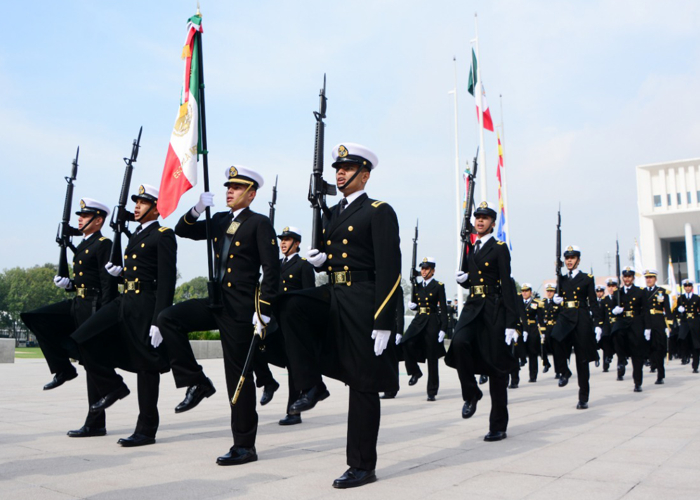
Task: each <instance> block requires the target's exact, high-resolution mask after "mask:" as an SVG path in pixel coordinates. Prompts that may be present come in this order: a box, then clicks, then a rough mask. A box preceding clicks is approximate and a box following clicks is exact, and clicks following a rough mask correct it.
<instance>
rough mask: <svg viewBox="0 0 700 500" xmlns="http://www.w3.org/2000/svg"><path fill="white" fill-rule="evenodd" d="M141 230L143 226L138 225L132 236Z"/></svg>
mask: <svg viewBox="0 0 700 500" xmlns="http://www.w3.org/2000/svg"><path fill="white" fill-rule="evenodd" d="M141 229H143V226H142V225H141V224H139V227H137V228H136V232H135V233H134V234H139V233H140V232H141Z"/></svg>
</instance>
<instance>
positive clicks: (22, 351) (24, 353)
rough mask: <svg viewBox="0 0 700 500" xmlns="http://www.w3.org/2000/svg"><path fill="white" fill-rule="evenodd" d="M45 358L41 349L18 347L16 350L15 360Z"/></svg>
mask: <svg viewBox="0 0 700 500" xmlns="http://www.w3.org/2000/svg"><path fill="white" fill-rule="evenodd" d="M43 357H44V353H43V352H41V348H40V347H17V348H15V358H18V359H30V358H31V359H37V358H42V359H43Z"/></svg>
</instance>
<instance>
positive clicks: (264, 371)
mask: <svg viewBox="0 0 700 500" xmlns="http://www.w3.org/2000/svg"><path fill="white" fill-rule="evenodd" d="M253 373H255V386H256V387H266V386H268V385H272V384H273V383H275V377H273V376H272V372H271V371H270V365H269V364H268V363H267V360H266V359H265V357H264V356H258V355H257V354H256V356H255V359H254V360H253Z"/></svg>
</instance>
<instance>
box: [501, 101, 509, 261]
mask: <svg viewBox="0 0 700 500" xmlns="http://www.w3.org/2000/svg"><path fill="white" fill-rule="evenodd" d="M498 98H499V101H500V104H501V132H502V133H503V137H502V138H501V154H502V158H503V168H501V183H502V184H503V185H502V186H501V189H503V204H504V205H505V207H504V208H505V210H504V211H505V216H506V224H505V228H506V239H507V240H508V241H506V243H508V249H510V247H511V242H510V214H509V213H508V209H509V207H510V203H508V181H507V178H508V174H507V173H506V172H508V169H507V168H506V147H505V143H506V127H505V124H504V123H503V94H501V95H499V96H498Z"/></svg>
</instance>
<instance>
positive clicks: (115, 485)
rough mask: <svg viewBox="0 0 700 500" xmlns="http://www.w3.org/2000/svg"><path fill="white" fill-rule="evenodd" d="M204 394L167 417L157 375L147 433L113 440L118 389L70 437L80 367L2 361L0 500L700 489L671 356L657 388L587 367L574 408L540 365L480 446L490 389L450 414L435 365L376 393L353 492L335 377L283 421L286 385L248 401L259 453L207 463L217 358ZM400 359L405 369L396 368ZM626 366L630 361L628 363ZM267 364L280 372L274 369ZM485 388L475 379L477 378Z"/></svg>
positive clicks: (697, 385) (170, 402)
mask: <svg viewBox="0 0 700 500" xmlns="http://www.w3.org/2000/svg"><path fill="white" fill-rule="evenodd" d="M202 364H203V366H204V369H205V371H206V373H207V375H209V377H211V378H212V380H213V382H214V384H215V386H216V387H217V389H218V392H217V393H216V395H214V396H213V397H211V398H210V399H207V400H205V401H204V402H202V404H201V405H200V406H199V407H197V408H196V409H194V410H193V411H190V412H187V413H183V414H179V415H176V414H175V413H174V412H173V408H174V407H175V405H176V404H177V403H179V402H180V400H181V399H182V398H183V396H184V390H176V389H175V384H174V382H173V379H172V375H171V374H170V373H168V374H165V375H163V376H162V379H161V394H160V404H159V408H160V412H161V424H160V430H159V432H158V436H157V443H156V444H155V445H152V446H146V447H143V448H122V447H120V446H118V445H117V444H116V441H117V439H118V438H120V437H126V436H128V435H130V434H131V432H132V431H133V428H134V425H135V422H136V415H137V396H136V378H135V376H134V375H132V374H126V375H125V380H126V382H127V384H128V385H129V387H130V388H131V390H132V393H131V395H130V396H129V397H128V398H126V399H124V400H122V401H120V402H118V403H116V404H115V405H114V406H113V407H112V408H110V409H109V410H108V414H107V432H108V434H107V436H105V437H95V438H83V439H72V438H68V437H67V436H66V431H68V430H69V429H75V428H78V427H80V426H81V425H82V421H83V418H84V417H85V412H86V410H87V403H86V396H85V372H84V370H82V368H80V369H79V373H80V376H79V377H78V378H77V379H75V380H73V381H71V382H68V383H66V384H65V385H64V386H62V387H60V388H58V389H56V390H53V391H48V392H44V391H42V386H43V385H44V384H45V383H46V382H48V381H49V380H50V378H51V376H50V374H49V371H48V369H47V367H46V364H45V362H44V360H42V359H18V360H16V361H15V363H14V364H2V365H0V379H1V380H2V385H1V386H0V498H2V499H12V500H23V499H28V500H44V499H56V500H59V499H73V498H91V499H93V498H94V499H130V500H131V499H151V498H152V499H168V500H177V499H197V500H205V499H226V498H256V499H275V500H279V499H285V500H287V499H316V498H330V497H332V498H343V499H351V498H352V499H354V498H362V499H368V498H378V499H382V500H389V499H394V498H400V499H402V500H408V499H413V498H415V499H430V498H439V499H451V498H459V499H465V498H473V499H481V500H487V499H520V498H524V499H525V498H526V499H533V500H535V499H567V500H568V499H579V498H580V499H584V498H585V499H589V500H593V499H621V498H624V499H625V500H641V499H654V500H659V499H673V500H685V499H689V500H690V499H692V500H697V499H698V498H700V375H694V374H692V373H691V369H690V367H689V366H681V365H680V362H679V361H673V362H672V363H671V364H670V367H669V368H668V369H667V378H666V384H665V385H663V386H658V385H654V384H653V382H654V380H655V378H656V377H655V375H650V374H649V373H648V372H649V369H648V368H646V369H645V380H644V392H643V393H641V394H636V393H633V392H632V389H633V383H632V380H631V373H629V374H628V376H627V377H626V378H625V380H624V381H623V382H618V381H616V380H615V374H614V373H612V372H611V373H602V372H601V370H600V368H593V365H592V364H591V368H592V375H591V401H590V409H589V410H586V411H577V410H576V409H575V406H576V401H577V386H576V377H575V376H574V377H572V379H571V380H570V382H569V385H568V386H567V387H565V388H558V387H557V384H556V381H555V379H554V376H553V374H552V373H551V371H550V372H549V373H547V374H546V375H545V374H542V373H540V380H539V381H538V382H537V383H536V384H529V383H527V372H526V369H525V370H524V371H521V378H522V379H524V380H523V382H522V383H521V385H520V388H519V389H516V390H510V391H509V398H510V405H509V409H510V425H509V427H508V439H506V440H505V441H502V442H498V443H485V442H484V441H483V436H484V434H485V433H486V432H487V431H488V412H489V408H490V404H489V401H488V394H485V398H484V399H483V400H482V401H481V403H480V404H479V407H478V410H477V413H476V415H475V416H474V417H473V418H471V419H469V420H463V419H462V418H461V408H462V400H461V397H460V390H459V381H458V379H457V374H456V372H455V371H454V370H452V369H449V368H447V367H445V366H444V365H443V364H441V366H440V369H441V374H440V375H441V379H440V383H441V388H440V393H439V394H438V399H437V401H436V402H434V403H429V402H427V401H426V400H425V399H426V398H425V381H426V377H424V378H422V379H421V380H420V381H419V383H418V384H417V385H416V386H414V387H408V386H407V382H408V377H407V376H406V375H405V373H402V376H401V384H402V389H401V391H400V392H399V394H398V397H397V398H396V399H395V400H391V401H386V402H382V426H381V430H380V434H379V440H380V442H379V463H378V466H377V477H378V481H377V482H376V483H374V484H371V485H368V486H364V487H362V488H358V489H355V490H345V491H339V490H334V489H333V488H332V487H331V483H332V481H333V479H335V478H336V477H338V476H339V475H340V474H342V473H343V472H344V471H345V469H346V464H345V430H346V415H347V398H348V391H347V388H346V387H344V386H343V385H342V384H340V383H338V382H335V381H329V383H328V385H329V390H330V392H331V397H330V398H329V399H327V400H326V401H324V402H322V403H319V405H318V406H317V407H316V408H315V409H314V410H312V411H311V412H308V413H306V414H304V415H303V424H301V425H298V426H294V427H281V426H279V425H278V424H277V421H278V419H279V418H281V417H283V416H284V413H285V412H284V406H285V401H286V384H285V383H282V387H281V388H280V390H279V391H278V392H277V393H276V395H275V398H274V400H273V401H272V402H271V403H270V404H269V405H267V406H265V407H258V411H259V413H260V426H259V431H258V439H257V451H258V455H259V460H258V462H255V463H252V464H247V465H243V466H240V467H220V466H217V465H216V464H215V460H216V457H217V456H219V455H222V454H224V453H225V452H226V451H228V449H229V447H230V446H231V444H232V439H231V431H230V428H229V411H228V403H227V398H226V395H225V394H226V389H225V383H224V370H223V364H222V360H206V361H203V362H202ZM402 368H403V367H402ZM628 371H629V372H631V367H630V370H628ZM273 373H275V376H276V377H277V378H278V380H279V381H280V382H282V381H283V380H284V377H285V373H284V372H283V371H281V370H275V369H274V367H273ZM482 387H486V386H482Z"/></svg>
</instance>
